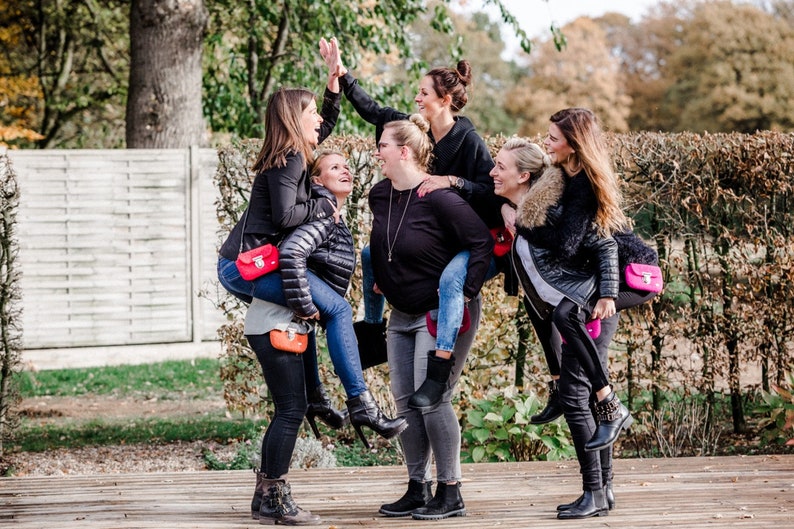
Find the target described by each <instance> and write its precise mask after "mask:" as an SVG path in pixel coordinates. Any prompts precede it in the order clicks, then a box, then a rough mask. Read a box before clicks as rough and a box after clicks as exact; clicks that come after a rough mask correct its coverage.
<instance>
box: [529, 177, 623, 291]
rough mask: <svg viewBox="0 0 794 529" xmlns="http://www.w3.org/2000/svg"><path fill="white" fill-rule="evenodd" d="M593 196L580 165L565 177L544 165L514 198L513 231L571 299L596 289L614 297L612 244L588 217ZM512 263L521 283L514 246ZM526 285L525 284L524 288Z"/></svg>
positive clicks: (593, 204)
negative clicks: (523, 192)
mask: <svg viewBox="0 0 794 529" xmlns="http://www.w3.org/2000/svg"><path fill="white" fill-rule="evenodd" d="M596 207H597V203H596V199H595V194H594V193H593V190H592V187H591V185H590V181H589V180H588V178H587V175H586V174H585V173H584V171H581V172H579V173H578V174H576V175H574V176H572V177H570V178H569V177H566V176H565V175H564V174H563V172H562V170H561V169H560V168H558V167H554V166H552V167H549V168H547V169H546V170H545V171H544V172H543V173H542V174H541V175H540V177H539V178H538V179H537V180H536V181H535V182H533V183H532V184H531V185H530V188H529V191H528V192H527V194H526V195H525V196H524V197H523V199H522V200H521V202H520V203H519V204H518V209H517V214H516V231H517V235H518V237H521V238H523V239H524V240H526V241H527V243H528V244H529V249H530V252H529V253H530V258H531V259H532V260H533V263H534V265H535V268H536V269H537V270H538V272H539V273H540V275H541V277H543V279H544V280H545V281H546V282H547V283H548V284H549V285H551V286H552V287H554V288H556V289H557V290H559V291H560V292H561V293H562V294H563V295H565V296H566V297H568V298H570V299H571V300H573V301H574V302H576V303H578V304H580V305H584V304H585V303H587V301H588V300H589V299H590V298H591V297H592V296H593V295H594V294H596V293H598V295H599V297H612V298H615V297H617V294H618V279H619V277H618V257H617V244H616V243H615V241H614V239H613V238H612V237H600V236H599V235H598V233H597V231H596V229H595V225H594V223H593V221H594V219H595V213H596ZM513 263H514V266H516V267H517V269H516V271H517V273H518V275H519V278H520V279H521V281H522V283H523V284H524V285H525V287H526V286H527V285H526V282H527V281H528V278H527V275H526V273H524V271H523V270H522V269H519V267H520V268H523V266H524V263H521V261H520V259H519V258H518V255H517V252H513ZM526 290H528V289H527V288H525V291H526Z"/></svg>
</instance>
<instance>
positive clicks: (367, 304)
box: [361, 245, 386, 323]
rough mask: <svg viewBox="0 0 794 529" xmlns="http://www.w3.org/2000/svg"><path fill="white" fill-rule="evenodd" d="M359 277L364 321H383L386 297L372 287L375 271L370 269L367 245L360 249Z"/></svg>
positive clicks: (369, 255)
mask: <svg viewBox="0 0 794 529" xmlns="http://www.w3.org/2000/svg"><path fill="white" fill-rule="evenodd" d="M361 278H362V283H363V288H364V321H365V322H367V323H380V322H382V321H383V309H384V308H385V305H386V299H385V298H384V297H383V294H378V293H377V292H375V291H374V290H373V289H372V288H373V287H374V286H375V272H373V271H372V255H371V254H370V251H369V245H367V246H365V247H364V248H363V249H362V250H361Z"/></svg>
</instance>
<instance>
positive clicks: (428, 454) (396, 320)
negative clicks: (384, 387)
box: [387, 296, 482, 483]
mask: <svg viewBox="0 0 794 529" xmlns="http://www.w3.org/2000/svg"><path fill="white" fill-rule="evenodd" d="M481 309H482V298H481V297H480V296H477V297H476V298H475V299H473V300H471V301H470V302H469V314H470V315H471V327H470V328H469V330H468V331H467V332H466V333H465V334H461V335H459V336H458V339H457V342H456V343H455V349H454V350H453V351H452V356H453V358H454V359H455V364H454V366H453V368H452V374H451V375H450V378H449V382H448V384H447V390H446V392H445V393H444V396H443V397H442V399H441V404H439V405H438V407H436V408H435V409H433V410H431V411H428V412H425V413H422V412H420V411H418V410H412V409H411V408H409V407H408V399H409V398H410V397H411V395H412V394H413V393H414V391H416V390H417V389H419V386H421V385H422V382H424V380H425V374H426V372H427V355H428V351H431V350H435V347H436V339H435V338H433V337H432V336H431V335H430V333H429V332H428V331H427V325H426V323H425V314H424V313H422V314H406V313H404V312H400V311H398V310H396V309H394V308H392V311H391V315H390V316H389V328H388V332H387V344H388V345H387V347H388V355H389V376H390V378H391V390H392V395H393V396H394V401H395V403H396V405H397V415H402V416H403V417H405V418H406V420H407V421H408V428H406V429H405V431H404V432H403V433H402V434H400V441H401V442H402V446H403V453H404V455H405V462H406V465H407V466H408V477H409V479H413V480H417V481H429V480H430V479H431V478H432V475H431V471H430V462H431V459H432V456H435V460H436V479H437V480H438V482H445V483H448V482H452V481H457V480H459V479H460V478H461V470H460V424H459V423H458V417H457V415H456V414H455V410H454V409H453V408H452V394H453V392H454V390H455V386H456V385H457V383H458V379H460V374H461V372H462V371H463V367H464V365H465V363H466V357H467V356H468V354H469V350H470V349H471V346H472V344H473V343H474V337H475V335H476V333H477V328H478V327H479V325H480V315H481Z"/></svg>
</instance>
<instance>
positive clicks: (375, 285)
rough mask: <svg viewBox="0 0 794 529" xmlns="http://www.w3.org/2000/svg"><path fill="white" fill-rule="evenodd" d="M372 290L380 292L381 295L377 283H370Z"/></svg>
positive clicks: (381, 293)
mask: <svg viewBox="0 0 794 529" xmlns="http://www.w3.org/2000/svg"><path fill="white" fill-rule="evenodd" d="M372 291H373V292H374V293H376V294H380V295H381V296H382V295H383V292H381V290H380V289H379V288H378V284H377V283H373V284H372Z"/></svg>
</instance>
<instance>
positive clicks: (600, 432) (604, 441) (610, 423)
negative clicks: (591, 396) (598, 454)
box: [584, 391, 634, 452]
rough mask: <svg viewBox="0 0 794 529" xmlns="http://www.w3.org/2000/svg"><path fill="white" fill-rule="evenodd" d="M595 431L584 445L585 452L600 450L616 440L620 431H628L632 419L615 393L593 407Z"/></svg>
mask: <svg viewBox="0 0 794 529" xmlns="http://www.w3.org/2000/svg"><path fill="white" fill-rule="evenodd" d="M595 414H596V423H598V425H597V426H596V431H595V433H594V434H593V437H592V438H591V439H590V440H589V441H587V443H585V445H584V449H585V450H586V451H587V452H595V451H598V450H602V449H604V448H606V447H608V446H610V445H611V444H612V443H614V442H615V440H616V439H617V438H618V435H620V431H621V430H625V429H628V428H629V426H631V423H632V422H634V418H633V417H632V416H631V414H630V413H629V410H628V409H627V408H626V407H625V406H624V405H623V404H622V403H621V402H620V399H618V396H617V395H615V392H614V391H613V392H612V393H610V394H609V396H608V397H607V398H605V399H604V400H602V401H601V402H597V403H596V405H595Z"/></svg>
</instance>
